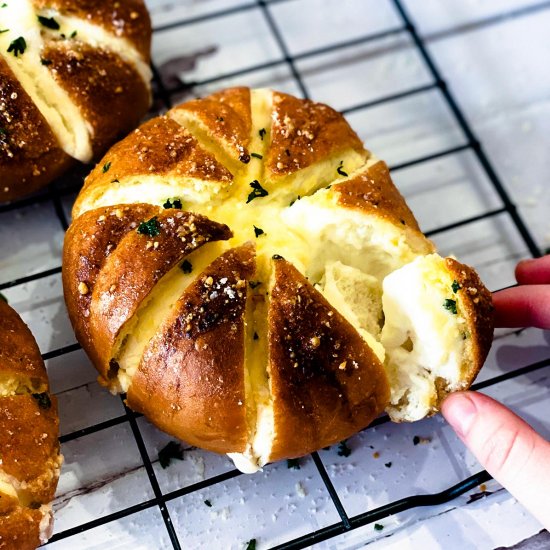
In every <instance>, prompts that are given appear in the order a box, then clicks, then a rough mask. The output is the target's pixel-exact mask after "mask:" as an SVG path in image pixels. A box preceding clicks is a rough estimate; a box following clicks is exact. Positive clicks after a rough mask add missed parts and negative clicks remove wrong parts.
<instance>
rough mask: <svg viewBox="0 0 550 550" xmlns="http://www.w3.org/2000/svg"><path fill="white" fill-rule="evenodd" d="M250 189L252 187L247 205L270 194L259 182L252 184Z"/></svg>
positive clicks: (255, 181)
mask: <svg viewBox="0 0 550 550" xmlns="http://www.w3.org/2000/svg"><path fill="white" fill-rule="evenodd" d="M250 187H252V192H251V193H249V195H248V198H247V199H246V204H248V203H249V202H251V201H253V200H254V199H257V198H259V197H267V195H269V193H268V192H267V191H266V190H265V189H264V188H263V187H262V186H261V185H260V182H259V181H258V180H254V181H252V182H250Z"/></svg>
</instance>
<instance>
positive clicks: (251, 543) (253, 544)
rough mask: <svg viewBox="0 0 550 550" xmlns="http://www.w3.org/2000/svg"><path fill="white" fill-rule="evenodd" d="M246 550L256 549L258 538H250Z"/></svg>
mask: <svg viewBox="0 0 550 550" xmlns="http://www.w3.org/2000/svg"><path fill="white" fill-rule="evenodd" d="M246 550H256V539H250V540H249V541H248V542H247V543H246Z"/></svg>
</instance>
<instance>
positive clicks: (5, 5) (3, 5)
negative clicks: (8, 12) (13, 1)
mask: <svg viewBox="0 0 550 550" xmlns="http://www.w3.org/2000/svg"><path fill="white" fill-rule="evenodd" d="M7 7H8V5H7V4H6V2H4V3H3V4H2V5H1V6H0V8H7Z"/></svg>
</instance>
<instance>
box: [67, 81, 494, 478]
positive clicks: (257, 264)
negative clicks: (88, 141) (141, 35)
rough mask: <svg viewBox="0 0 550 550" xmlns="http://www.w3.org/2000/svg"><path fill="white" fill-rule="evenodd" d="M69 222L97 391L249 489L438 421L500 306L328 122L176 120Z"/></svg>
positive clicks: (210, 104) (95, 190)
mask: <svg viewBox="0 0 550 550" xmlns="http://www.w3.org/2000/svg"><path fill="white" fill-rule="evenodd" d="M73 220H74V221H73V223H72V225H71V227H70V229H69V231H68V233H67V236H66V239H65V249H64V259H63V283H64V288H65V297H66V301H67V306H68V310H69V314H70V317H71V320H72V323H73V326H74V328H75V332H76V334H77V337H78V339H79V341H80V342H81V344H82V345H83V347H84V349H85V350H86V351H87V353H88V354H89V356H90V357H91V359H92V361H93V363H94V364H95V366H96V367H97V369H98V370H99V372H100V381H101V382H102V383H103V384H104V385H106V386H107V387H109V388H110V389H111V391H113V392H125V393H126V394H127V402H128V404H129V406H130V407H132V408H133V409H134V410H136V411H139V412H142V413H144V414H145V415H146V416H147V417H148V418H149V419H150V420H151V421H152V422H153V423H155V424H156V425H157V426H158V427H159V428H161V429H162V430H164V431H166V432H168V433H170V434H172V435H174V436H176V437H178V438H181V439H184V440H185V441H187V442H188V443H190V444H192V445H197V446H199V447H203V448H205V449H209V450H212V451H215V452H219V453H228V454H229V455H230V456H231V458H233V460H234V461H235V463H236V465H237V466H238V467H239V468H240V469H242V470H243V471H246V472H251V471H255V470H257V469H258V468H260V467H261V466H263V465H264V464H266V463H267V462H270V461H274V460H280V459H283V458H290V457H297V456H301V455H304V454H306V453H309V452H311V451H313V450H315V449H319V448H321V447H325V446H327V445H331V444H333V443H336V442H338V441H341V440H342V439H345V438H347V437H349V436H351V435H352V434H354V433H356V432H357V431H359V430H361V429H362V428H365V427H366V426H367V425H368V424H369V423H370V422H371V421H372V420H373V418H375V417H376V416H377V415H379V414H380V413H381V412H382V411H384V410H387V411H388V412H389V414H390V415H391V417H392V419H394V420H397V421H401V420H417V419H419V418H423V417H424V416H426V415H430V414H433V413H434V412H436V411H437V410H438V407H439V403H440V402H441V400H442V398H443V397H444V396H445V395H446V394H447V393H448V392H450V391H455V390H458V389H463V388H466V387H468V386H469V385H470V384H471V382H472V381H473V379H474V377H475V376H476V374H477V372H478V371H479V369H480V368H481V365H482V363H483V361H484V359H485V357H486V355H487V352H488V349H489V347H490V342H491V337H492V331H493V324H492V314H491V297H490V293H489V292H488V291H487V289H486V288H485V287H484V286H483V284H482V283H481V281H480V280H479V278H478V276H477V275H476V274H475V272H474V271H473V270H472V269H470V268H469V267H467V266H465V265H462V264H460V263H458V262H457V261H455V260H454V259H450V258H446V259H445V258H441V257H440V256H438V255H437V254H436V253H435V250H434V246H433V244H432V243H431V242H430V241H429V240H428V239H426V237H425V236H424V235H423V234H422V233H421V232H420V230H419V228H418V224H417V222H416V220H415V219H414V216H413V214H412V213H411V211H410V210H409V208H408V207H407V205H406V204H405V201H404V199H403V197H402V196H401V195H400V193H399V191H398V190H397V189H396V188H395V186H394V185H393V183H392V181H391V178H390V175H389V172H388V168H387V166H386V164H385V163H384V162H382V161H379V160H378V159H376V158H375V157H374V156H373V155H372V154H371V153H370V152H369V151H367V150H366V149H365V148H364V147H363V145H362V143H361V141H360V140H359V138H358V137H357V135H356V134H355V132H354V131H353V130H352V129H351V128H350V126H349V125H348V124H347V122H346V121H345V119H344V118H343V117H342V116H341V115H340V114H339V113H337V112H336V111H334V110H333V109H331V108H330V107H328V106H326V105H322V104H318V103H314V102H312V101H309V100H301V99H297V98H294V97H292V96H289V95H286V94H283V93H278V92H273V91H271V90H265V89H260V90H249V89H247V88H233V89H228V90H225V91H222V92H219V93H216V94H213V95H211V96H209V97H206V98H204V99H199V100H193V101H189V102H187V103H184V104H182V105H179V106H178V107H175V108H174V109H172V110H171V111H169V112H168V113H167V114H166V115H165V116H162V117H158V118H155V119H153V120H150V121H149V122H147V123H145V124H144V125H142V126H141V127H140V128H139V129H138V130H136V131H134V132H133V133H132V134H130V135H129V136H128V137H127V138H126V139H125V140H123V141H122V142H120V143H119V144H117V145H116V146H114V147H113V148H112V149H111V150H110V151H109V152H108V153H107V155H106V156H105V157H104V158H103V160H102V161H101V162H100V163H99V164H98V165H97V166H96V168H95V169H94V171H93V172H92V173H91V174H90V176H89V177H88V178H87V180H86V183H85V186H84V188H83V190H82V192H81V193H80V195H79V197H78V199H77V201H76V203H75V205H74V209H73Z"/></svg>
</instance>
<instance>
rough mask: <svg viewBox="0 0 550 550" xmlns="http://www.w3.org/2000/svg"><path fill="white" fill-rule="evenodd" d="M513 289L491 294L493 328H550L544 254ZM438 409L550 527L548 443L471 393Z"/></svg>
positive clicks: (549, 280)
mask: <svg viewBox="0 0 550 550" xmlns="http://www.w3.org/2000/svg"><path fill="white" fill-rule="evenodd" d="M516 279H517V281H518V283H519V286H517V287H514V288H509V289H506V290H503V291H501V292H498V293H496V294H494V295H493V303H494V306H495V324H496V326H500V327H503V326H507V327H520V326H535V327H539V328H550V256H545V257H544V258H540V259H537V260H528V261H525V262H520V263H519V264H518V266H517V267H516ZM441 411H442V413H443V416H444V417H445V419H446V420H447V422H449V424H450V425H451V426H452V427H453V429H454V430H455V431H456V433H457V435H458V436H459V437H460V439H462V441H463V442H464V444H465V445H466V446H467V447H468V448H469V449H470V450H471V451H472V452H473V453H474V455H475V456H476V458H477V459H478V460H479V462H480V463H481V464H482V465H483V466H484V467H485V468H486V469H487V471H488V472H489V473H490V474H491V475H492V476H493V477H494V478H495V479H496V480H497V481H499V483H501V484H502V485H503V486H504V487H506V488H507V489H508V490H509V491H510V493H512V495H514V496H515V497H516V498H517V499H518V500H519V501H520V502H521V503H522V504H523V505H524V506H525V507H526V508H527V509H528V510H529V511H530V512H531V513H532V514H533V516H535V517H536V518H537V519H538V520H539V521H540V522H541V523H542V524H543V525H544V527H546V528H547V529H550V443H549V442H548V441H546V440H545V439H544V438H542V437H541V436H540V435H539V434H537V433H536V432H535V431H534V430H533V428H531V427H530V426H529V425H528V424H527V423H526V422H524V421H523V420H522V419H521V418H520V417H519V416H517V415H515V414H514V413H513V412H512V411H510V410H508V409H507V408H506V407H504V406H503V405H501V404H500V403H498V402H497V401H495V400H494V399H491V398H490V397H487V396H486V395H483V394H481V393H476V392H470V391H468V392H457V393H454V394H451V395H449V396H448V397H447V399H445V401H444V402H443V404H442V407H441Z"/></svg>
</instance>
